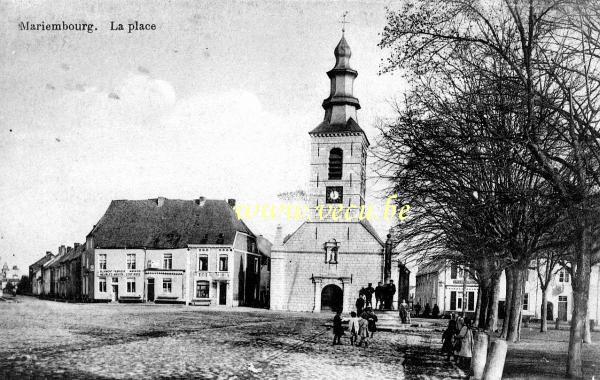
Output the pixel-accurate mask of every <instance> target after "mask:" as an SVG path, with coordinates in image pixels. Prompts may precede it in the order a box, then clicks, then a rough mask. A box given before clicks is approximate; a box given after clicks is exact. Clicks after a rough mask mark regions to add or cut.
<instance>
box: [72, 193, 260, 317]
mask: <svg viewBox="0 0 600 380" xmlns="http://www.w3.org/2000/svg"><path fill="white" fill-rule="evenodd" d="M234 206H235V200H233V199H230V200H229V201H224V200H209V199H205V198H204V197H200V198H199V199H195V200H174V199H166V198H163V197H159V198H157V199H147V200H116V201H112V202H111V204H110V206H109V207H108V209H107V210H106V212H105V214H104V216H103V217H102V218H101V219H100V221H99V222H98V224H97V225H96V226H95V227H94V228H93V229H92V231H91V232H90V233H89V234H88V236H87V238H86V247H85V252H84V253H83V255H82V293H83V297H84V298H86V299H89V300H92V301H120V302H127V301H129V302H135V301H137V302H148V301H149V302H179V303H189V304H199V305H226V306H238V305H248V306H258V305H259V304H260V284H261V253H260V252H259V249H258V246H257V241H256V236H255V235H254V234H253V233H252V232H251V231H250V229H249V228H248V227H247V226H246V225H245V224H244V222H243V221H241V220H239V219H238V218H237V216H236V214H235V212H234V210H233V207H234ZM263 275H266V273H265V274H263Z"/></svg>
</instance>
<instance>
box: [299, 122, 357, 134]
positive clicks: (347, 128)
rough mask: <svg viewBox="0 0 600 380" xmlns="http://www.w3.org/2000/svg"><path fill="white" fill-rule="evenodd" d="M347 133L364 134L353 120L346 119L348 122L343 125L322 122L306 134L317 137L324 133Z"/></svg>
mask: <svg viewBox="0 0 600 380" xmlns="http://www.w3.org/2000/svg"><path fill="white" fill-rule="evenodd" d="M347 132H358V133H363V134H364V133H365V132H364V131H363V130H362V128H361V127H360V126H359V125H358V123H357V122H356V121H354V119H352V118H350V119H348V122H347V123H346V124H345V125H344V124H329V121H327V120H323V122H322V123H321V124H319V125H318V126H317V127H316V128H315V129H313V130H312V131H310V132H308V134H309V135H318V134H326V133H347Z"/></svg>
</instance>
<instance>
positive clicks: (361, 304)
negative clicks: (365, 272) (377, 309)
mask: <svg viewBox="0 0 600 380" xmlns="http://www.w3.org/2000/svg"><path fill="white" fill-rule="evenodd" d="M364 308H365V299H364V295H362V294H361V295H359V296H358V298H357V299H356V315H358V316H360V315H361V314H362V312H363V310H364Z"/></svg>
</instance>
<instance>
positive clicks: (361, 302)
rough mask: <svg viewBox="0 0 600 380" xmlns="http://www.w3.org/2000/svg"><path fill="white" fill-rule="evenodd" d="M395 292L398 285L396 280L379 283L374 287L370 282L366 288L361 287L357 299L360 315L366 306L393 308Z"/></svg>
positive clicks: (378, 308) (357, 309)
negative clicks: (395, 282)
mask: <svg viewBox="0 0 600 380" xmlns="http://www.w3.org/2000/svg"><path fill="white" fill-rule="evenodd" d="M394 294H396V285H394V280H390V281H389V283H386V284H382V283H381V281H380V282H378V283H377V287H376V288H374V289H373V284H372V283H369V284H368V285H367V287H366V288H361V289H360V291H359V292H358V299H357V300H356V311H357V313H358V315H360V313H361V311H362V310H364V308H365V307H371V308H374V309H376V310H384V309H385V310H393V308H394V306H393V300H394ZM373 295H375V306H373Z"/></svg>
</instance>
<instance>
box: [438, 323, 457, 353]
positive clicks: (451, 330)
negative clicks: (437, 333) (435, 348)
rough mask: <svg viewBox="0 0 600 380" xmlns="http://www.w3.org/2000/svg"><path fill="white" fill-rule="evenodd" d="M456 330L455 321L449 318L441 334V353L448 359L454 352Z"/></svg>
mask: <svg viewBox="0 0 600 380" xmlns="http://www.w3.org/2000/svg"><path fill="white" fill-rule="evenodd" d="M457 333H458V331H457V330H456V321H455V320H453V319H451V320H450V322H448V327H447V328H446V331H444V333H443V334H442V353H444V354H446V360H450V356H452V355H455V354H454V335H456V334H457Z"/></svg>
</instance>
